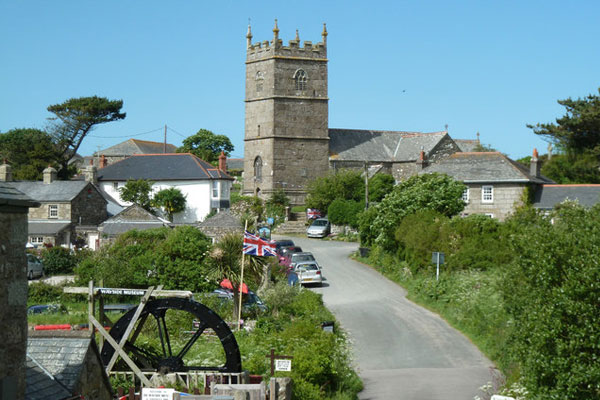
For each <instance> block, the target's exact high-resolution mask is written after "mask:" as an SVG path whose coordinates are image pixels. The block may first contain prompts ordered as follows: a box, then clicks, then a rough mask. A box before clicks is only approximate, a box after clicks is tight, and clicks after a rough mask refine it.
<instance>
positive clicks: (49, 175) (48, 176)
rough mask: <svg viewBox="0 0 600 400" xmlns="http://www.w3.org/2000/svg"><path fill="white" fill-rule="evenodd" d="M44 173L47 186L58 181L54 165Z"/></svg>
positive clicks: (49, 166)
mask: <svg viewBox="0 0 600 400" xmlns="http://www.w3.org/2000/svg"><path fill="white" fill-rule="evenodd" d="M42 173H43V174H44V183H45V184H47V185H48V184H50V183H52V182H54V181H55V180H56V176H57V173H56V170H55V169H54V168H52V165H48V168H46V169H45V170H44V171H43V172H42Z"/></svg>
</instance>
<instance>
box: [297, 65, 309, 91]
mask: <svg viewBox="0 0 600 400" xmlns="http://www.w3.org/2000/svg"><path fill="white" fill-rule="evenodd" d="M307 80H308V77H307V76H306V72H304V70H303V69H299V70H296V72H295V73H294V81H295V82H296V90H306V81H307Z"/></svg>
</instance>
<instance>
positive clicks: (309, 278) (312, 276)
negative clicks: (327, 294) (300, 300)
mask: <svg viewBox="0 0 600 400" xmlns="http://www.w3.org/2000/svg"><path fill="white" fill-rule="evenodd" d="M294 272H295V273H296V275H298V281H299V282H300V283H301V284H303V285H306V284H309V283H315V284H317V285H319V286H321V285H322V284H323V275H322V274H321V268H319V265H318V264H317V263H316V262H314V261H307V262H301V263H298V264H296V266H295V267H294Z"/></svg>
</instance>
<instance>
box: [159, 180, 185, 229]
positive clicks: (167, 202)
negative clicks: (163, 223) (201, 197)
mask: <svg viewBox="0 0 600 400" xmlns="http://www.w3.org/2000/svg"><path fill="white" fill-rule="evenodd" d="M185 204H186V199H185V196H184V195H183V193H181V190H179V189H177V188H173V187H172V188H168V189H163V190H160V191H159V192H158V193H156V194H155V195H154V197H153V198H152V205H153V206H154V207H158V208H161V209H162V210H163V211H164V212H165V213H166V214H167V218H168V219H169V221H171V222H173V214H176V213H178V212H182V211H184V210H185Z"/></svg>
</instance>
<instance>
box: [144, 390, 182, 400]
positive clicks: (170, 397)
mask: <svg viewBox="0 0 600 400" xmlns="http://www.w3.org/2000/svg"><path fill="white" fill-rule="evenodd" d="M176 399H179V395H178V396H177V397H175V389H158V388H142V400H176Z"/></svg>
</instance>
